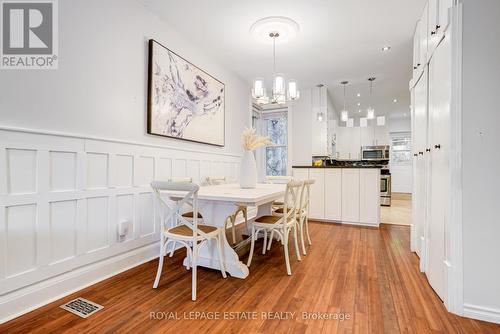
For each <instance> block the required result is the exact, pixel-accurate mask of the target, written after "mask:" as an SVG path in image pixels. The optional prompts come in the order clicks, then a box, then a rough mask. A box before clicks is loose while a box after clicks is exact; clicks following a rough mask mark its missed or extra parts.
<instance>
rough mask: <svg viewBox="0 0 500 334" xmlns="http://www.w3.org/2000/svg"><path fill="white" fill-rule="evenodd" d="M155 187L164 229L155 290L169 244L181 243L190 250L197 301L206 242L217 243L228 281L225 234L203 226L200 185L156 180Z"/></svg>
mask: <svg viewBox="0 0 500 334" xmlns="http://www.w3.org/2000/svg"><path fill="white" fill-rule="evenodd" d="M151 187H152V188H153V193H154V194H155V215H156V212H157V213H158V214H159V216H160V226H161V243H160V256H159V263H158V270H157V273H156V278H155V281H154V284H153V288H157V287H158V284H159V282H160V277H161V273H162V269H163V258H164V256H165V253H166V251H167V246H168V244H169V243H172V242H174V243H180V244H181V245H182V246H184V247H186V250H187V258H188V263H187V267H188V269H189V268H191V270H192V295H191V299H192V300H196V288H197V286H196V273H197V258H198V250H199V248H200V246H201V244H202V243H204V242H207V241H209V240H214V241H215V242H216V243H217V251H218V257H219V264H220V270H221V273H222V277H224V278H226V271H225V269H224V261H223V258H222V244H221V242H222V240H223V239H222V233H223V231H222V229H220V228H218V227H216V226H211V225H205V224H200V223H199V219H198V215H197V213H198V190H199V186H198V185H196V184H194V183H186V182H162V181H153V182H151ZM186 204H190V205H191V206H192V208H193V213H194V215H193V218H192V219H187V218H186V217H184V216H183V215H182V208H183V206H184V205H186ZM156 210H157V211H156Z"/></svg>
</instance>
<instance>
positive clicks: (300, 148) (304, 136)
mask: <svg viewBox="0 0 500 334" xmlns="http://www.w3.org/2000/svg"><path fill="white" fill-rule="evenodd" d="M311 98H312V96H311V89H303V90H301V92H300V99H299V100H298V101H296V102H294V103H293V105H291V106H290V110H291V113H292V117H293V123H292V136H291V138H292V143H291V145H292V146H291V150H292V165H293V166H298V165H307V166H309V165H311V158H312V116H311V113H312V111H311V105H312V104H311V103H312V101H311ZM290 172H291V171H290Z"/></svg>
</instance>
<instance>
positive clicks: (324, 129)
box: [311, 85, 335, 156]
mask: <svg viewBox="0 0 500 334" xmlns="http://www.w3.org/2000/svg"><path fill="white" fill-rule="evenodd" d="M311 95H312V98H311V110H312V113H311V118H312V119H311V122H312V142H311V145H312V146H311V150H312V155H313V156H332V155H333V154H334V152H333V147H332V145H333V142H334V141H335V138H334V134H333V131H335V125H334V124H333V121H334V120H333V119H332V118H333V117H332V113H333V110H331V108H330V109H329V107H328V105H329V104H328V91H327V87H326V86H325V85H322V86H321V87H314V88H313V89H312V90H311ZM318 114H322V118H321V119H318Z"/></svg>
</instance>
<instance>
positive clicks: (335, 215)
mask: <svg viewBox="0 0 500 334" xmlns="http://www.w3.org/2000/svg"><path fill="white" fill-rule="evenodd" d="M325 219H327V220H335V221H340V220H341V219H342V170H341V169H333V168H332V169H325Z"/></svg>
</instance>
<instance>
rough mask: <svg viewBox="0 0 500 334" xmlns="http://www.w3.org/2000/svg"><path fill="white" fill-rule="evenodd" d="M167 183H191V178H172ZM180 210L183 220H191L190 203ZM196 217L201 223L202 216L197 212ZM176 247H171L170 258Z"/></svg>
mask: <svg viewBox="0 0 500 334" xmlns="http://www.w3.org/2000/svg"><path fill="white" fill-rule="evenodd" d="M168 182H180V183H192V182H193V178H192V177H189V176H172V177H171V178H170V179H168ZM181 210H182V216H183V217H184V218H186V219H188V220H192V219H193V209H192V207H191V204H190V203H185V204H184V206H183V208H182V209H181ZM197 216H198V219H199V220H200V221H203V216H202V215H201V214H200V213H199V212H198V214H197ZM176 246H177V244H176V243H175V242H174V243H173V245H172V250H171V251H170V254H169V256H170V257H172V256H174V252H175V248H176Z"/></svg>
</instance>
